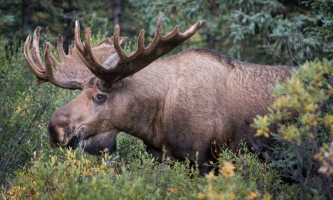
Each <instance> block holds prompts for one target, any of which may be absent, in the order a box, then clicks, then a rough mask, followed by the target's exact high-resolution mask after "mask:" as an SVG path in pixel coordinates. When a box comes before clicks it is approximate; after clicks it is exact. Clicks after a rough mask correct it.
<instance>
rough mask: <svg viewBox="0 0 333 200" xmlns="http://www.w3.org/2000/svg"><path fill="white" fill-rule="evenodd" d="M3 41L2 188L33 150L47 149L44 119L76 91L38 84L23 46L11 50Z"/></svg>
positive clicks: (0, 78) (0, 61) (0, 53)
mask: <svg viewBox="0 0 333 200" xmlns="http://www.w3.org/2000/svg"><path fill="white" fill-rule="evenodd" d="M6 44H7V43H6V40H5V39H3V38H1V39H0V67H1V68H0V90H1V96H0V103H1V109H0V116H1V117H0V141H1V143H0V184H1V185H4V187H5V188H6V187H7V186H6V185H8V184H9V182H8V180H9V179H10V178H11V174H12V172H15V171H16V170H17V169H19V168H20V167H22V166H24V165H25V164H26V163H27V162H29V161H30V158H31V157H32V156H33V154H34V152H35V151H48V150H49V145H48V134H47V127H46V126H47V122H48V120H49V118H50V116H51V114H52V113H53V112H54V111H55V109H56V108H57V107H59V106H60V105H62V104H64V102H66V101H68V100H69V99H70V98H72V96H73V94H74V93H75V92H73V91H66V90H62V89H59V88H56V87H54V86H52V85H50V84H42V85H40V86H38V87H37V86H36V85H35V83H34V81H35V78H33V75H32V73H31V72H30V70H29V69H28V67H27V65H26V63H25V60H24V57H23V55H22V53H21V52H23V50H22V48H19V51H18V52H19V53H18V52H16V51H15V52H11V51H10V48H8V46H7V45H6ZM18 46H21V45H18ZM14 49H15V48H14Z"/></svg>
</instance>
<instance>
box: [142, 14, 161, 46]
mask: <svg viewBox="0 0 333 200" xmlns="http://www.w3.org/2000/svg"><path fill="white" fill-rule="evenodd" d="M162 32H163V21H162V13H159V14H158V18H157V22H156V32H155V35H154V38H153V40H152V41H151V42H150V44H149V45H148V46H147V48H146V49H145V53H149V52H151V51H152V50H153V49H155V47H156V46H157V44H158V42H159V41H160V40H161V38H162Z"/></svg>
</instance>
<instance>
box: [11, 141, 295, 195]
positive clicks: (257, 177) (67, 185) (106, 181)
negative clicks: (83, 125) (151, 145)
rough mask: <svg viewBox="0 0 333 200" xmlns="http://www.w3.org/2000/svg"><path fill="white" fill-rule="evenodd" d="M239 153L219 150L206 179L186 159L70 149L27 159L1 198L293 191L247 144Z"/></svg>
mask: <svg viewBox="0 0 333 200" xmlns="http://www.w3.org/2000/svg"><path fill="white" fill-rule="evenodd" d="M119 148H120V149H119ZM121 148H126V146H120V147H118V149H119V150H120V151H122V150H121ZM242 151H243V153H242V154H241V155H236V154H234V153H231V152H230V151H229V150H224V151H222V153H221V155H220V159H219V160H220V166H221V168H220V170H219V175H218V176H216V175H214V173H213V172H211V173H210V174H208V175H207V176H206V177H203V176H200V175H199V173H198V171H197V170H195V169H193V167H191V166H190V163H189V162H188V161H185V162H176V161H171V160H166V161H164V162H163V163H157V162H156V161H155V160H154V159H153V158H152V157H151V156H150V155H149V154H147V153H145V152H142V153H138V154H137V155H136V156H137V157H136V159H132V160H131V161H126V162H124V161H123V159H122V158H121V157H119V156H116V155H108V154H104V155H103V156H102V157H94V156H89V155H87V154H85V153H80V151H75V152H73V151H70V150H58V151H53V152H52V154H43V153H42V154H37V155H35V156H34V157H33V158H32V162H31V165H29V167H26V168H23V169H21V170H19V172H18V173H17V176H16V178H15V179H14V180H13V187H11V188H10V189H9V190H8V191H7V193H6V195H5V196H4V198H5V199H93V198H98V199H179V198H181V199H195V198H199V199H215V198H217V197H219V198H222V197H225V199H245V198H247V199H270V198H271V197H275V198H281V199H283V198H290V197H292V195H295V194H297V191H298V190H297V186H288V185H286V184H284V183H283V182H282V181H281V180H280V178H279V174H278V173H277V172H276V171H275V170H272V169H270V167H269V166H268V165H267V164H265V163H262V162H261V161H260V160H259V159H258V157H257V156H256V155H253V154H252V153H249V152H248V151H247V149H246V148H244V149H243V150H242ZM129 160H130V159H129Z"/></svg>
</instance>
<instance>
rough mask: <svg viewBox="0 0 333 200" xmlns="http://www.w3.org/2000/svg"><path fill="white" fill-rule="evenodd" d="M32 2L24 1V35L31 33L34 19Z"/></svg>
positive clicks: (29, 0) (30, 0)
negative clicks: (32, 19)
mask: <svg viewBox="0 0 333 200" xmlns="http://www.w3.org/2000/svg"><path fill="white" fill-rule="evenodd" d="M31 4H32V0H22V8H21V9H22V10H21V11H22V30H23V35H25V33H30V32H31V18H32V9H31Z"/></svg>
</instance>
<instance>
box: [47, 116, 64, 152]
mask: <svg viewBox="0 0 333 200" xmlns="http://www.w3.org/2000/svg"><path fill="white" fill-rule="evenodd" d="M68 127H69V126H68V119H67V117H65V116H64V115H54V116H53V117H52V118H51V120H50V122H49V124H48V131H49V135H50V144H51V145H52V146H57V145H65V143H66V142H67V135H66V133H67V132H68Z"/></svg>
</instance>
